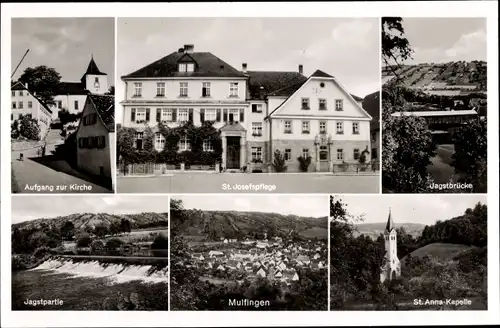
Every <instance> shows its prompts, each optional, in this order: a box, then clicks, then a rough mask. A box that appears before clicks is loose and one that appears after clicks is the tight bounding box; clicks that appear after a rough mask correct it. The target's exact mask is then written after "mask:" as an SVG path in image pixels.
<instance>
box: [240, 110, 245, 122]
mask: <svg viewBox="0 0 500 328" xmlns="http://www.w3.org/2000/svg"><path fill="white" fill-rule="evenodd" d="M244 119H245V110H244V109H243V108H240V122H243V121H244Z"/></svg>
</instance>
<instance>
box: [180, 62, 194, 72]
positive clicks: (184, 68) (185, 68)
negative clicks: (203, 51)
mask: <svg viewBox="0 0 500 328" xmlns="http://www.w3.org/2000/svg"><path fill="white" fill-rule="evenodd" d="M179 72H180V73H186V72H194V63H180V64H179Z"/></svg>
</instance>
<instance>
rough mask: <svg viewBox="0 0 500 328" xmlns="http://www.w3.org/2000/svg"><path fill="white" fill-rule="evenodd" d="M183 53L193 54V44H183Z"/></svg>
mask: <svg viewBox="0 0 500 328" xmlns="http://www.w3.org/2000/svg"><path fill="white" fill-rule="evenodd" d="M184 51H185V52H187V53H188V54H191V53H193V51H194V44H185V45H184Z"/></svg>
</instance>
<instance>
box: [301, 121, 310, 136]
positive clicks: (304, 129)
mask: <svg viewBox="0 0 500 328" xmlns="http://www.w3.org/2000/svg"><path fill="white" fill-rule="evenodd" d="M302 134H309V121H302Z"/></svg>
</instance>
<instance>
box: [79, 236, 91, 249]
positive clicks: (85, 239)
mask: <svg viewBox="0 0 500 328" xmlns="http://www.w3.org/2000/svg"><path fill="white" fill-rule="evenodd" d="M91 243H92V237H90V235H89V234H86V233H84V234H81V235H80V236H79V237H78V239H77V240H76V247H89V246H90V244H91Z"/></svg>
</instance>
